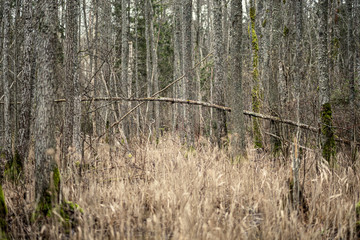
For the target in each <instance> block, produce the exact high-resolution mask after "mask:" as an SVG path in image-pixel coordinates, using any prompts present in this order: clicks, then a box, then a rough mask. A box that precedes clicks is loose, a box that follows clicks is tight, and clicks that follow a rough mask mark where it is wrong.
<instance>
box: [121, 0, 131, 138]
mask: <svg viewBox="0 0 360 240" xmlns="http://www.w3.org/2000/svg"><path fill="white" fill-rule="evenodd" d="M127 8H128V1H126V0H122V1H121V80H120V81H121V92H122V93H123V95H125V97H128V96H126V95H127V94H128V87H129V86H128V64H129V40H128V32H129V23H128V14H127V13H128V11H127ZM129 97H130V96H129ZM121 106H122V114H125V113H126V112H127V109H128V108H127V105H126V104H125V103H124V104H122V105H121ZM123 128H124V133H125V136H126V137H129V132H130V129H129V124H127V121H125V122H124V124H123Z"/></svg>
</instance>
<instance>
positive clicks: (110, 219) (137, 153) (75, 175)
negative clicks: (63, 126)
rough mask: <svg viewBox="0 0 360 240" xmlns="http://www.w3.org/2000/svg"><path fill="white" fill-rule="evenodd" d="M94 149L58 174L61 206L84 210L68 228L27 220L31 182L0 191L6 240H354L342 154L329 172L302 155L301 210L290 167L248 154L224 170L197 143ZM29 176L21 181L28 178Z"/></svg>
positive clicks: (351, 192)
mask: <svg viewBox="0 0 360 240" xmlns="http://www.w3.org/2000/svg"><path fill="white" fill-rule="evenodd" d="M93 147H94V148H93V149H92V150H90V148H87V149H88V150H86V152H85V164H82V163H79V162H74V163H73V165H72V166H71V167H70V168H69V169H68V170H67V171H65V172H64V173H63V174H62V192H63V195H62V198H63V199H66V200H68V201H72V202H73V203H77V204H78V205H79V206H80V207H81V208H82V210H83V213H81V212H80V210H79V209H77V210H76V209H75V210H72V211H69V212H68V213H69V215H68V216H69V218H70V221H71V222H72V225H70V226H69V225H67V226H65V224H64V222H66V221H67V220H66V219H64V217H61V214H60V213H59V211H58V210H56V211H57V212H55V211H54V213H53V215H52V216H51V217H47V218H43V219H38V220H36V221H33V220H31V215H32V212H33V210H34V199H33V196H32V194H31V193H32V192H33V190H34V189H33V182H31V181H30V182H29V183H20V184H17V185H15V184H13V183H11V182H9V181H8V182H6V183H5V184H4V185H3V188H4V192H5V194H6V203H7V204H8V208H9V216H8V219H7V221H8V223H9V232H10V236H11V237H12V238H13V239H40V238H42V239H68V238H69V239H356V238H357V237H359V236H358V235H357V233H356V213H355V205H356V203H357V202H358V201H359V200H360V198H359V193H360V189H359V174H356V173H355V172H354V170H353V168H349V167H345V166H342V165H341V161H342V160H341V159H342V157H341V155H339V156H338V161H339V164H338V166H337V167H336V168H335V169H333V170H332V169H329V168H328V167H327V165H326V164H325V163H321V161H320V158H319V157H317V156H316V154H315V153H314V152H305V153H304V159H303V161H302V163H304V160H306V164H305V170H304V164H302V166H303V168H302V169H301V184H302V183H303V184H304V195H305V198H306V202H307V207H308V210H307V211H305V212H304V211H296V210H295V209H294V208H293V206H292V203H291V200H290V198H289V185H288V178H289V172H290V160H288V161H289V162H287V161H286V160H285V161H284V160H282V161H281V162H280V160H274V159H273V158H272V157H271V156H269V155H268V154H266V153H259V152H256V151H252V150H249V151H248V160H242V161H241V162H232V161H231V160H230V158H229V156H228V153H227V151H226V150H219V149H217V148H213V147H212V145H211V144H210V143H208V142H207V141H205V140H204V141H202V143H201V144H199V145H198V147H197V148H196V149H187V148H186V147H184V146H182V145H181V144H180V141H179V140H178V139H177V138H173V137H169V136H168V137H164V138H162V139H160V141H159V142H158V143H157V144H156V143H153V144H139V145H138V146H135V145H134V146H133V149H134V151H133V152H132V154H128V153H125V152H124V151H122V149H121V148H120V146H116V145H114V146H109V145H107V144H99V145H98V146H93ZM30 165H31V164H30ZM31 167H32V166H29V167H28V168H29V169H31ZM80 167H82V168H83V170H82V173H81V176H80V175H79V168H80ZM32 171H33V170H31V171H29V173H28V176H27V179H33V178H32ZM304 174H305V179H304Z"/></svg>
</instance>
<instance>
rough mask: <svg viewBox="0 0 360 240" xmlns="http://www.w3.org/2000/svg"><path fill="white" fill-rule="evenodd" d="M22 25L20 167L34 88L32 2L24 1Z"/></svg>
mask: <svg viewBox="0 0 360 240" xmlns="http://www.w3.org/2000/svg"><path fill="white" fill-rule="evenodd" d="M23 16H24V18H25V25H24V43H23V44H24V45H23V52H24V63H23V67H22V71H23V76H22V78H21V80H20V86H21V89H22V91H21V105H20V116H19V120H20V121H19V133H18V144H17V147H16V153H17V154H18V156H19V158H20V161H21V165H22V166H24V164H25V161H26V158H27V155H28V152H29V145H30V125H31V103H32V96H33V86H34V76H35V72H34V70H35V69H34V66H35V63H34V62H35V56H34V49H33V44H34V34H33V24H34V22H33V10H32V1H25V2H24V6H23Z"/></svg>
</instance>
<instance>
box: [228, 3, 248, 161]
mask: <svg viewBox="0 0 360 240" xmlns="http://www.w3.org/2000/svg"><path fill="white" fill-rule="evenodd" d="M231 17H232V19H231V26H232V29H231V44H230V46H231V50H230V53H231V78H230V81H231V84H230V86H231V90H232V91H231V96H232V101H231V105H230V106H231V108H232V114H231V126H232V127H231V129H232V132H233V133H232V146H233V150H234V156H235V157H238V156H239V155H240V154H244V153H245V129H244V127H245V124H244V116H243V110H244V104H243V92H242V57H241V54H242V49H241V43H242V0H233V1H232V5H231Z"/></svg>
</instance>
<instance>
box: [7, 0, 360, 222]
mask: <svg viewBox="0 0 360 240" xmlns="http://www.w3.org/2000/svg"><path fill="white" fill-rule="evenodd" d="M0 18H1V19H0V20H1V23H2V24H1V32H2V34H1V35H2V36H1V38H0V52H1V56H2V61H1V62H0V65H1V68H0V69H1V78H2V80H1V84H0V101H1V104H0V109H1V110H0V112H1V114H0V133H1V139H0V140H1V149H0V151H1V158H0V159H1V164H0V166H1V169H0V176H1V177H0V178H1V179H3V178H4V173H5V172H9V171H7V170H9V169H11V172H12V173H11V174H12V175H13V176H15V178H18V177H19V176H20V177H21V176H22V175H24V174H23V172H24V171H26V169H25V166H26V165H27V164H29V162H30V160H31V159H30V158H29V151H30V149H34V153H35V155H34V156H32V157H33V158H34V159H35V169H36V181H35V185H36V200H37V201H38V203H39V209H40V210H41V211H42V212H44V213H46V212H47V211H49V210H50V209H51V204H52V203H53V202H54V201H55V202H57V201H59V200H60V199H61V197H60V196H58V195H59V188H60V182H59V181H60V179H59V172H62V171H65V170H66V169H67V166H68V165H69V164H71V162H74V161H81V159H82V157H83V146H84V143H85V142H86V141H88V139H90V140H91V141H95V142H107V143H110V144H111V143H113V142H114V141H117V142H120V143H121V145H122V146H123V147H124V149H126V150H129V148H131V146H130V145H131V144H130V143H131V142H132V141H142V140H144V139H148V140H151V141H157V140H158V139H159V137H160V136H161V135H162V134H163V133H165V132H169V133H172V134H179V135H181V139H182V143H183V144H186V145H188V146H195V145H196V144H197V141H198V139H199V137H200V136H205V137H207V138H209V139H211V141H212V142H213V143H214V145H217V146H218V147H229V145H228V142H230V146H231V148H229V149H231V150H232V151H231V154H232V157H233V158H234V159H240V158H245V157H246V156H245V151H244V149H245V147H246V146H247V143H246V141H248V142H250V143H251V146H255V148H259V149H267V150H268V149H269V150H271V151H272V152H273V153H274V155H275V156H279V155H280V154H281V155H283V156H289V154H290V152H296V151H297V149H295V150H294V149H293V150H291V147H294V144H293V145H291V144H290V145H289V144H288V142H289V141H291V142H296V143H297V144H295V147H294V148H296V147H297V145H299V146H300V145H301V146H305V147H313V146H316V149H321V152H322V156H323V157H324V159H325V160H327V161H328V162H329V163H330V164H331V165H332V166H334V164H336V159H335V153H336V149H337V147H339V146H340V145H343V148H342V150H343V151H344V152H346V153H349V154H348V156H349V164H352V163H354V162H355V161H356V160H357V158H358V154H357V146H358V143H357V142H358V141H359V134H358V133H359V131H360V129H359V123H358V121H357V116H358V109H359V106H360V98H359V94H358V91H359V90H360V87H359V86H360V51H359V50H360V35H359V34H360V30H359V29H360V1H359V0H344V1H334V0H319V1H311V0H310V1H301V0H296V1H281V0H264V1H262V0H250V1H242V0H227V1H220V0H213V1H212V0H196V1H193V0H182V1H181V0H180V1H171V0H161V1H154V0H128V1H125V0H121V1H115V0H83V1H81V0H71V1H70V0H68V1H65V0H43V1H32V0H1V1H0ZM157 98H158V101H157ZM164 98H167V99H168V102H172V103H164V102H165V101H161V99H162V100H164ZM169 99H170V100H169ZM171 99H173V100H171ZM193 102H200V103H199V104H197V105H195V104H192V103H193ZM184 103H185V104H184ZM186 103H187V104H186ZM209 106H210V107H209ZM216 106H218V107H216ZM219 106H220V107H219ZM221 106H222V107H230V108H231V112H229V111H224V109H225V108H221ZM228 110H229V109H228ZM244 110H252V113H250V114H247V112H246V111H244ZM244 114H245V115H244ZM246 115H252V116H253V117H252V118H246ZM265 115H266V116H269V115H270V116H271V117H262V118H261V116H265ZM254 116H255V117H254ZM264 119H268V120H266V121H265V120H264ZM284 120H286V121H288V122H291V123H292V125H289V124H287V122H286V121H284ZM304 126H308V127H307V128H306V127H304ZM308 129H312V130H310V131H309V130H308ZM314 129H317V130H315V132H314V131H313V130H314ZM294 139H295V140H294ZM337 143H339V144H337ZM59 146H60V147H59ZM338 149H339V148H338ZM290 150H291V151H290ZM58 153H60V155H59V156H60V157H59V158H60V161H56V156H57V154H58ZM295 155H296V156H295ZM292 161H293V171H294V175H293V177H294V179H293V181H294V184H295V185H294V187H295V188H294V189H295V191H294V192H296V194H295V195H294V196H295V197H297V198H299V192H300V190H299V185H298V174H299V173H298V171H299V165H300V157H299V156H298V155H297V154H294V157H293V158H292ZM0 181H1V180H0ZM0 187H1V185H0ZM0 190H1V188H0ZM0 193H2V191H0ZM0 198H1V196H0ZM298 200H299V199H298ZM0 202H1V199H0ZM1 208H2V206H1V205H0V214H3V213H2V210H1ZM0 223H1V222H0ZM0 227H1V226H0Z"/></svg>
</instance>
